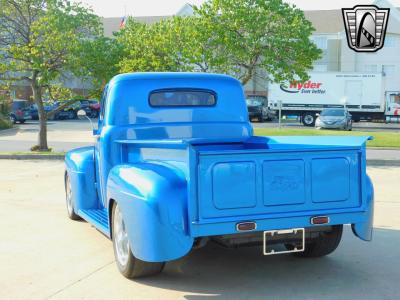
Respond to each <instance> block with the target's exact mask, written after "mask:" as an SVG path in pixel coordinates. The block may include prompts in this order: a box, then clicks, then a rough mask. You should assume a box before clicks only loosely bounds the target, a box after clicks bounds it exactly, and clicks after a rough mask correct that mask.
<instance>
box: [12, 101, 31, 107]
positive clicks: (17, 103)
mask: <svg viewBox="0 0 400 300" xmlns="http://www.w3.org/2000/svg"><path fill="white" fill-rule="evenodd" d="M27 106H28V102H26V101H14V102H13V103H12V108H13V109H24V108H25V107H27Z"/></svg>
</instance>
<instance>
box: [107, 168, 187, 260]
mask: <svg viewBox="0 0 400 300" xmlns="http://www.w3.org/2000/svg"><path fill="white" fill-rule="evenodd" d="M107 199H109V201H110V200H111V199H113V200H114V201H116V202H117V203H118V205H119V206H120V209H121V212H122V215H123V218H124V221H125V226H126V229H127V232H128V236H129V240H130V245H131V249H132V253H133V255H134V256H135V257H137V258H139V259H141V260H143V261H148V262H161V261H169V260H173V259H177V258H180V257H182V256H184V255H185V254H187V253H188V252H189V251H190V249H191V248H192V245H193V238H191V237H190V236H189V235H188V224H187V222H188V219H187V185H186V179H185V178H183V177H181V176H179V175H178V173H177V172H176V171H175V170H174V169H172V168H170V167H167V166H163V165H157V164H149V163H138V164H132V165H119V166H115V167H114V168H113V169H112V170H111V171H110V174H109V177H108V181H107Z"/></svg>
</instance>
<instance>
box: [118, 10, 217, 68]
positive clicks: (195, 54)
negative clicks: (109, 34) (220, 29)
mask: <svg viewBox="0 0 400 300" xmlns="http://www.w3.org/2000/svg"><path fill="white" fill-rule="evenodd" d="M117 41H118V43H119V44H120V45H121V47H122V48H123V49H124V52H123V54H122V55H123V58H122V59H121V61H120V63H119V67H120V70H121V71H122V72H148V71H159V72H164V71H172V72H174V71H175V72H179V71H181V72H184V71H203V72H209V71H216V70H217V69H218V67H221V68H220V69H218V70H219V71H221V72H222V71H224V70H223V69H222V67H223V66H224V65H225V64H224V63H223V62H224V57H223V56H218V55H216V54H217V53H216V52H215V51H214V49H212V48H211V46H210V42H211V41H212V39H210V30H209V25H208V24H206V23H204V20H203V19H202V18H197V17H177V16H175V17H172V18H168V19H165V20H162V21H160V22H157V23H154V24H143V23H138V22H136V21H135V20H134V19H133V18H129V19H128V22H127V26H126V28H125V29H124V30H121V31H120V32H119V33H118V35H117Z"/></svg>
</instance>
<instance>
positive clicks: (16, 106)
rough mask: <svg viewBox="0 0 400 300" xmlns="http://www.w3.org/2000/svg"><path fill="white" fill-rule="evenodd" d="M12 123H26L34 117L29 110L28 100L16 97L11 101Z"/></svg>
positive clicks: (10, 115)
mask: <svg viewBox="0 0 400 300" xmlns="http://www.w3.org/2000/svg"><path fill="white" fill-rule="evenodd" d="M9 117H10V121H11V122H12V123H14V124H15V123H17V122H19V123H21V124H23V123H25V121H26V120H30V119H32V117H31V114H30V111H29V102H28V101H27V100H22V99H15V100H13V102H12V103H11V112H10V114H9Z"/></svg>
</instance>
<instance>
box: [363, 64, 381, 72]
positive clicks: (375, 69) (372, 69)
mask: <svg viewBox="0 0 400 300" xmlns="http://www.w3.org/2000/svg"><path fill="white" fill-rule="evenodd" d="M364 71H365V72H367V73H377V72H378V66H377V65H365V66H364Z"/></svg>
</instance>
